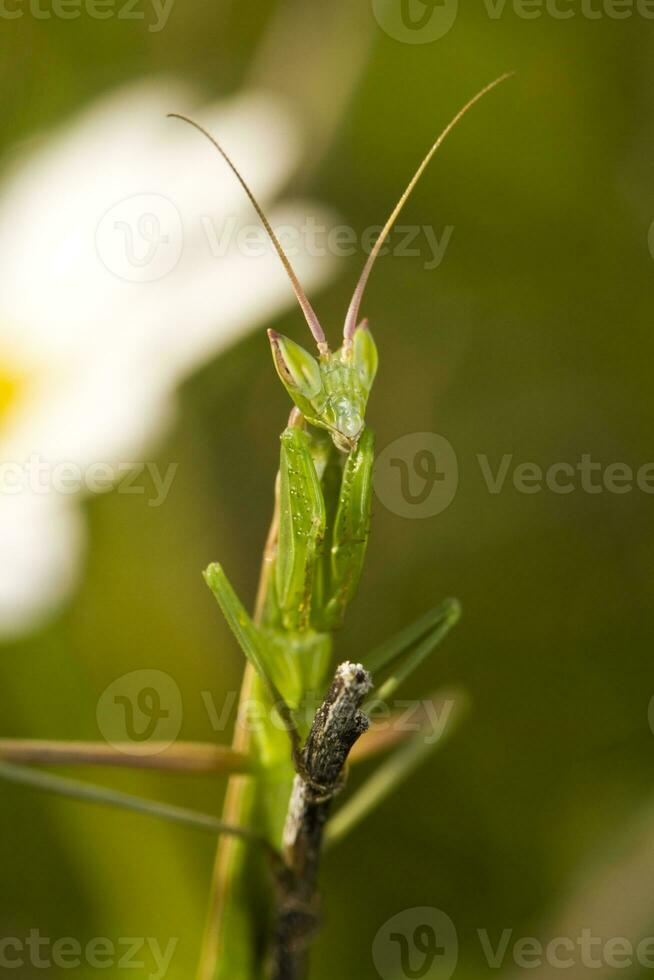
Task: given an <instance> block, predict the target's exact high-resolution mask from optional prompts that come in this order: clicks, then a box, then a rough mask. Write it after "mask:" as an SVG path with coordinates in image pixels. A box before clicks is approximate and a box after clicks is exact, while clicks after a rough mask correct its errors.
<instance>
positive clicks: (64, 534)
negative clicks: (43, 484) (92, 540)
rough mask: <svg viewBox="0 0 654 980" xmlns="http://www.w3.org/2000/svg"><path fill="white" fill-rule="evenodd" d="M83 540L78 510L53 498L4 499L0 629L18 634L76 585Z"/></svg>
mask: <svg viewBox="0 0 654 980" xmlns="http://www.w3.org/2000/svg"><path fill="white" fill-rule="evenodd" d="M84 541H85V523H84V519H83V515H82V513H81V511H80V510H79V508H77V507H75V506H68V505H67V504H66V503H65V502H63V501H61V500H58V499H57V498H55V497H53V496H52V495H45V496H43V497H39V496H36V495H34V494H19V495H17V496H6V495H3V496H0V542H1V547H2V561H0V630H1V632H2V635H3V636H5V637H12V636H13V635H19V634H20V633H21V632H23V631H24V630H25V629H27V628H30V627H33V626H34V625H36V624H37V623H38V622H39V621H40V620H42V619H43V618H45V617H46V616H47V615H48V614H49V613H51V612H53V611H54V610H55V609H56V607H57V605H58V604H59V603H60V602H61V600H62V599H64V598H65V596H66V595H67V594H68V592H69V591H70V589H71V588H72V586H73V585H74V583H75V581H76V579H77V575H78V570H79V566H80V561H81V557H82V553H83V550H84Z"/></svg>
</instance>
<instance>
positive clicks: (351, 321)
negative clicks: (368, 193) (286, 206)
mask: <svg viewBox="0 0 654 980" xmlns="http://www.w3.org/2000/svg"><path fill="white" fill-rule="evenodd" d="M512 74H513V72H506V73H505V74H504V75H501V76H500V78H496V79H495V81H494V82H491V83H490V85H486V87H485V88H483V89H482V90H481V91H480V92H477V94H476V95H475V96H473V98H472V99H470V101H469V102H468V103H466V105H464V107H463V108H462V109H460V110H459V112H457V114H456V116H455V117H454V119H452V121H451V122H450V123H449V124H448V125H447V126H446V127H445V129H444V130H443V132H442V133H441V135H440V136H439V137H438V139H437V140H436V142H435V143H434V144H433V146H432V148H431V149H430V151H429V153H428V154H427V156H426V157H425V158H424V160H423V161H422V163H421V164H420V166H419V167H418V169H417V170H416V172H415V174H414V176H413V177H412V179H411V181H410V183H409V186H408V187H407V189H406V190H405V192H404V194H403V195H402V197H401V198H400V200H399V201H398V202H397V205H396V206H395V209H394V210H393V213H392V214H391V216H390V218H389V219H388V221H387V222H386V224H385V225H384V227H383V229H382V232H381V234H380V236H379V238H378V239H377V241H376V242H375V244H374V247H373V249H372V251H371V252H370V255H369V256H368V260H367V262H366V264H365V266H364V268H363V272H362V273H361V278H360V279H359V281H358V283H357V285H356V289H355V290H354V294H353V296H352V301H351V303H350V306H349V309H348V311H347V316H346V317H345V326H344V328H343V337H344V339H345V342H346V344H348V343H349V342H350V341H351V340H352V337H353V335H354V331H355V329H356V326H357V320H358V318H359V307H360V306H361V300H362V299H363V293H364V290H365V288H366V283H367V282H368V277H369V275H370V272H371V270H372V267H373V265H374V264H375V260H376V258H377V256H378V255H379V253H380V251H381V248H382V246H383V244H384V242H385V241H386V239H387V237H388V234H389V232H390V230H391V228H392V227H393V225H394V224H395V222H396V220H397V217H398V215H399V213H400V211H401V210H402V208H403V207H404V205H405V204H406V202H407V200H408V199H409V196H410V194H411V192H412V190H413V188H414V187H415V186H416V184H417V183H418V181H419V180H420V178H421V177H422V175H423V173H424V171H425V170H426V168H427V165H428V164H429V162H430V160H431V158H432V157H433V156H434V154H435V153H436V151H437V150H438V149H439V147H440V146H441V145H442V144H443V142H444V140H445V139H446V137H447V136H449V134H450V133H451V132H452V130H453V129H454V127H455V126H456V124H457V123H458V122H460V120H461V119H463V117H464V116H465V114H466V113H467V112H468V110H469V109H471V108H472V107H473V105H475V104H476V103H477V102H479V101H480V99H483V97H484V96H485V95H488V93H489V92H491V91H492V90H493V89H494V88H496V87H497V86H498V85H499V84H500V83H501V82H504V81H506V79H507V78H510V77H511V75H512Z"/></svg>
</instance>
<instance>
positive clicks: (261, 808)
mask: <svg viewBox="0 0 654 980" xmlns="http://www.w3.org/2000/svg"><path fill="white" fill-rule="evenodd" d="M506 77H508V76H507V75H503V76H501V78H499V79H496V80H495V81H494V82H492V83H491V84H490V85H487V86H486V87H485V88H484V89H482V90H481V91H480V92H478V93H477V94H476V95H475V96H474V97H473V98H472V99H471V100H470V101H469V102H468V103H467V104H466V105H465V106H464V107H463V108H462V109H461V110H460V111H459V112H458V113H457V115H456V116H455V117H454V118H453V119H452V121H451V122H450V123H449V125H448V126H447V127H446V128H445V130H444V131H443V132H442V133H441V135H440V136H439V137H438V138H437V139H436V141H435V142H434V143H433V145H432V146H431V148H430V150H429V152H428V153H427V155H426V156H425V157H424V159H423V160H422V162H421V164H420V166H419V168H418V170H417V171H416V173H415V174H414V176H413V178H412V179H411V181H410V182H409V185H408V187H407V188H406V190H405V191H404V193H403V194H402V196H401V198H400V200H399V201H398V203H397V205H396V206H395V208H394V209H393V211H392V213H391V215H390V217H389V218H388V220H387V222H386V224H385V225H384V227H383V229H382V231H381V233H380V235H379V237H378V238H377V240H376V242H375V244H374V246H373V248H372V250H371V252H370V255H369V256H368V259H367V261H366V263H365V265H364V268H363V271H362V273H361V276H360V278H359V281H358V283H357V285H356V288H355V290H354V293H353V296H352V300H351V302H350V306H349V308H348V311H347V314H346V317H345V324H344V328H343V337H342V342H341V345H340V347H339V348H338V349H337V350H335V351H332V350H331V349H330V347H329V345H328V342H327V339H326V336H325V333H324V331H323V328H322V326H321V324H320V321H319V319H318V317H317V315H316V313H315V311H314V309H313V307H312V305H311V303H310V302H309V299H308V298H307V296H306V294H305V293H304V291H303V289H302V287H301V285H300V283H299V281H298V279H297V276H296V274H295V272H294V270H293V267H292V265H291V263H290V261H289V260H288V258H287V256H286V254H285V253H284V250H283V248H282V246H281V244H280V242H279V240H278V238H277V236H276V234H275V232H274V230H273V228H272V226H271V224H270V222H269V221H268V218H267V217H266V215H265V213H264V211H263V209H262V208H261V206H260V205H259V203H258V201H257V200H256V198H255V196H254V194H253V193H252V191H251V190H250V188H249V186H248V185H247V183H246V181H245V179H244V178H243V176H242V175H241V174H240V172H239V170H238V169H237V167H236V166H235V164H234V163H233V162H232V160H231V159H230V157H229V156H228V155H227V153H226V152H225V150H224V149H223V148H222V147H221V146H220V144H219V143H218V142H217V141H216V140H215V139H214V138H213V137H212V136H211V135H210V134H209V133H208V132H207V131H206V130H204V129H203V128H202V127H201V126H200V125H199V124H197V123H196V122H194V121H193V120H191V119H188V118H187V117H184V116H180V115H178V114H173V115H175V116H177V118H180V119H183V120H184V121H186V122H188V123H190V124H191V125H192V126H194V127H195V128H196V129H198V130H200V131H201V132H202V133H203V134H204V135H205V136H206V137H207V138H208V139H209V140H210V141H211V142H212V143H213V145H214V147H215V148H216V149H217V150H218V152H219V153H220V154H221V156H222V157H223V159H224V161H225V162H226V163H227V165H228V166H229V168H230V169H231V170H232V172H233V173H234V175H235V177H236V179H237V180H238V181H239V182H240V184H241V186H242V187H243V189H244V191H245V193H246V194H247V196H248V198H249V200H250V202H251V203H252V205H253V207H254V209H255V210H256V212H257V214H258V216H259V218H260V220H261V221H262V223H263V225H264V227H265V229H266V232H267V233H268V236H269V237H270V240H271V242H272V244H273V246H274V248H275V250H276V252H277V254H278V256H279V258H280V260H281V262H282V264H283V266H284V269H285V270H286V273H287V275H288V278H289V280H290V283H291V286H292V288H293V290H294V292H295V296H296V298H297V301H298V303H299V306H300V308H301V310H302V313H303V314H304V317H305V320H306V323H307V325H308V327H309V330H310V332H311V335H312V337H313V339H314V341H315V343H316V345H317V357H314V356H313V355H312V354H310V353H309V352H308V351H307V350H305V349H304V348H303V347H301V346H300V345H299V344H297V343H295V342H294V341H293V340H291V339H289V338H288V337H284V336H282V335H280V334H278V333H276V332H275V331H273V330H269V331H268V337H269V340H270V345H271V350H272V356H273V362H274V365H275V368H276V370H277V373H278V375H279V378H280V380H281V382H282V384H283V386H284V388H285V389H286V391H287V393H288V394H289V396H290V398H291V401H292V403H293V408H292V411H291V413H290V418H289V421H288V424H287V426H286V428H285V429H284V430H283V432H282V434H281V437H280V443H281V448H280V465H279V471H278V474H277V479H276V482H275V504H274V513H273V518H272V522H271V526H270V531H269V534H268V539H267V542H266V546H265V550H264V556H263V564H262V570H261V575H260V582H259V590H258V596H257V602H256V610H255V614H254V617H253V618H250V616H249V614H248V613H247V612H246V610H245V608H244V606H243V604H242V603H241V601H240V599H239V598H238V596H237V594H236V592H235V591H234V589H233V587H232V586H231V584H230V582H229V579H228V578H227V576H226V574H225V572H224V570H223V568H222V567H221V566H220V565H218V564H214V565H211V566H210V567H209V568H208V569H207V571H206V572H205V579H206V581H207V584H208V585H209V587H210V589H211V591H212V592H213V594H214V596H215V598H216V600H217V601H218V604H219V606H220V608H221V610H222V613H223V615H224V617H225V619H226V621H227V623H228V624H229V626H230V628H231V630H232V632H233V633H234V635H235V637H236V639H237V641H238V643H239V645H240V646H241V648H242V650H243V652H244V654H245V656H246V659H247V666H246V672H245V677H244V681H243V687H242V692H241V702H242V703H246V702H247V703H248V704H249V705H250V712H251V713H252V711H254V712H256V713H257V715H258V716H259V722H260V724H259V725H258V726H257V728H256V732H255V733H254V735H253V737H252V738H250V736H249V733H248V732H247V731H246V730H245V729H246V728H247V726H245V727H243V726H241V727H240V728H239V729H237V732H236V735H235V741H234V748H235V749H236V750H238V751H240V752H246V753H251V754H252V755H253V757H254V758H255V759H256V765H257V775H256V778H247V777H243V776H236V777H233V778H232V780H231V782H230V785H229V787H228V791H227V797H226V801H225V812H224V818H225V821H227V822H229V823H231V824H238V825H239V826H241V827H243V826H247V827H254V828H256V830H257V831H258V832H260V833H262V834H263V835H264V836H265V838H266V840H267V841H268V843H269V844H270V845H271V846H272V847H274V848H276V849H278V850H279V851H280V852H283V849H284V843H285V841H284V825H285V822H286V818H287V810H288V805H289V797H290V795H291V790H292V786H293V782H294V779H295V777H296V770H297V766H298V760H299V749H300V746H301V744H302V740H303V739H304V738H306V736H307V729H306V725H303V722H302V715H301V713H300V710H299V709H300V708H301V706H302V703H303V700H304V699H305V698H306V696H307V695H309V694H315V693H316V692H320V691H324V688H325V683H326V681H327V676H328V671H329V668H330V664H331V658H332V648H333V633H334V631H335V630H337V629H338V628H339V627H340V626H341V625H342V623H343V618H344V615H345V612H346V609H347V607H348V605H349V603H350V601H351V600H352V598H353V596H354V593H355V591H356V589H357V585H358V583H359V579H360V577H361V572H362V569H363V562H364V558H365V553H366V545H367V540H368V533H369V529H370V516H371V501H372V472H373V465H374V437H373V434H372V431H371V429H370V428H369V427H368V425H367V424H366V421H365V415H366V406H367V403H368V398H369V395H370V392H371V389H372V386H373V383H374V380H375V376H376V373H377V366H378V354H377V348H376V345H375V342H374V340H373V337H372V334H371V332H370V329H369V326H368V322H367V320H365V319H364V320H362V321H359V315H360V307H361V302H362V299H363V295H364V291H365V288H366V285H367V282H368V278H369V276H370V272H371V270H372V268H373V265H374V264H375V261H376V259H377V257H378V255H379V253H380V251H381V249H382V246H383V245H384V242H385V241H386V239H387V237H388V234H389V233H390V231H391V229H392V227H393V225H394V224H395V221H396V220H397V217H398V215H399V213H400V211H401V210H402V208H403V207H404V204H405V203H406V201H407V199H408V197H409V195H410V194H411V192H412V191H413V189H414V187H415V185H416V184H417V182H418V181H419V179H420V177H421V176H422V174H423V172H424V170H425V169H426V167H427V165H428V164H429V162H430V161H431V159H432V157H433V156H434V154H435V153H436V151H437V150H438V148H439V147H440V146H441V144H442V143H443V141H444V139H445V138H446V137H447V136H448V134H449V133H450V132H451V130H452V129H453V128H454V127H455V126H456V124H457V123H458V122H459V121H460V119H461V118H462V117H463V116H464V115H465V114H466V113H467V112H468V110H469V109H470V108H471V107H472V106H473V105H474V104H475V103H476V102H478V101H479V100H480V99H481V98H483V97H484V96H485V95H486V94H488V93H489V92H490V91H491V90H492V89H494V88H495V87H496V86H497V85H499V84H500V82H502V81H504V80H505V78H506ZM458 614H459V610H458V605H457V604H456V603H455V602H453V601H449V602H446V603H444V604H442V605H441V606H439V607H437V608H436V609H434V610H432V611H431V612H430V613H428V614H427V615H426V616H425V617H422V618H421V620H419V621H418V622H417V623H416V624H414V625H413V627H410V628H409V629H408V630H405V631H403V632H402V633H400V634H399V635H398V636H397V637H394V638H392V639H391V640H390V641H387V643H385V644H383V645H382V647H380V648H379V649H378V650H377V651H376V652H375V653H373V654H371V655H370V656H368V657H367V658H366V659H365V663H366V665H367V667H368V668H369V669H373V670H374V671H375V674H377V673H378V672H379V671H381V670H383V669H384V668H388V667H391V668H395V671H394V673H391V676H390V677H389V679H388V680H387V681H386V682H385V683H384V684H383V685H382V686H381V688H380V689H378V691H377V696H378V697H380V698H388V697H390V696H391V695H392V693H393V692H394V690H395V689H396V687H397V686H398V685H399V683H400V682H401V681H402V680H404V679H405V677H406V676H407V675H408V674H409V673H410V672H411V671H412V670H413V669H415V667H416V666H417V664H418V663H420V662H421V661H422V659H423V658H424V657H425V656H427V654H428V653H429V652H431V650H432V649H433V648H434V646H436V644H437V643H438V642H439V641H440V640H441V639H442V637H443V635H444V633H445V632H446V631H447V629H449V628H450V626H451V625H452V624H453V623H454V622H455V621H456V619H457V618H458ZM403 658H406V659H405V662H404V663H402V665H401V666H399V667H398V666H397V665H398V663H401V662H402V659H403ZM280 718H281V721H282V722H283V725H282V726H280V725H279V723H278V722H279V720H280ZM289 735H290V740H291V747H290V750H289V739H288V736H289ZM265 875H266V870H265V868H262V866H261V860H260V859H259V860H257V855H252V854H251V853H248V850H247V844H246V843H244V842H243V841H242V840H238V839H236V838H234V837H224V838H223V839H222V840H221V842H220V845H219V850H218V857H217V864H216V871H215V882H214V884H215V892H214V895H215V899H214V902H213V905H212V909H211V913H210V918H209V924H208V928H207V933H206V938H205V948H204V953H203V957H202V965H201V968H200V974H199V980H253V978H255V977H260V976H261V975H262V970H263V963H264V961H265V954H264V951H265V946H266V939H265V935H261V931H260V930H259V929H258V928H257V925H256V923H257V922H261V921H262V916H261V910H262V906H263V908H264V915H263V920H264V921H265V919H266V915H265V906H266V900H265V898H264V900H263V902H262V896H265V895H266V893H267V890H268V889H267V886H266V877H265Z"/></svg>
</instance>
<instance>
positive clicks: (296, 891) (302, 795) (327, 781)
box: [270, 663, 372, 980]
mask: <svg viewBox="0 0 654 980" xmlns="http://www.w3.org/2000/svg"><path fill="white" fill-rule="evenodd" d="M371 687H372V680H371V678H370V675H369V674H368V673H367V671H365V670H364V669H363V667H362V666H361V665H360V664H352V663H343V664H341V665H340V667H339V668H338V669H337V671H336V676H335V677H334V680H333V681H332V685H331V687H330V689H329V691H328V693H327V697H326V698H325V700H324V701H323V703H322V705H321V706H320V708H319V709H318V711H317V713H316V717H315V718H314V721H313V725H312V727H311V731H310V733H309V736H308V738H307V741H306V744H305V746H304V749H303V751H302V758H301V769H300V772H298V774H297V776H296V777H295V782H294V785H293V792H292V795H291V800H290V803H289V808H288V815H287V818H286V826H285V828H284V860H285V871H284V873H283V874H282V875H281V876H280V877H279V879H278V907H277V919H276V924H275V935H274V940H273V951H272V957H271V967H270V976H271V980H303V978H304V977H305V974H306V964H307V950H308V947H309V944H310V942H311V939H312V937H313V934H314V933H315V931H316V927H317V922H318V914H317V900H318V899H317V893H316V880H317V876H318V867H319V864H320V852H321V847H322V838H323V831H324V827H325V824H326V822H327V818H328V816H329V810H330V807H331V802H332V800H333V798H334V796H335V795H336V794H337V793H338V791H339V790H340V788H341V786H342V772H343V767H344V765H345V762H346V760H347V757H348V754H349V752H350V749H351V748H352V746H353V745H354V743H355V742H356V740H357V739H358V738H359V736H360V735H362V734H363V733H364V732H365V731H366V730H367V728H368V719H367V718H366V716H365V715H364V714H363V712H362V711H361V710H360V708H361V704H362V703H363V700H364V698H365V696H366V695H367V694H368V692H369V691H370V689H371Z"/></svg>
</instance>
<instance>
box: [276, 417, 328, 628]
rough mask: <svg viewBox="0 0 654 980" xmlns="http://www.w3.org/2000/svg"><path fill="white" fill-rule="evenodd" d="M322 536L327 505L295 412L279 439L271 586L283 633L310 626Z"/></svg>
mask: <svg viewBox="0 0 654 980" xmlns="http://www.w3.org/2000/svg"><path fill="white" fill-rule="evenodd" d="M324 536H325V502H324V499H323V495H322V490H321V487H320V480H319V479H318V474H317V472H316V467H315V464H314V461H313V457H312V455H311V441H310V437H309V435H308V434H307V432H306V431H305V430H304V428H303V427H302V424H301V416H299V413H297V414H296V415H294V416H292V419H291V423H290V424H289V426H288V427H287V428H286V429H285V430H284V432H283V433H282V435H281V454H280V461H279V547H278V552H277V561H276V568H275V587H276V594H277V602H278V604H279V610H280V614H281V619H282V624H283V626H284V628H285V629H287V630H304V629H307V628H309V626H310V617H311V597H312V589H313V583H314V577H315V568H316V562H317V559H318V555H319V549H320V546H321V543H322V540H323V538H324Z"/></svg>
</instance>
